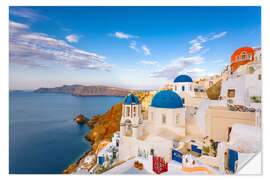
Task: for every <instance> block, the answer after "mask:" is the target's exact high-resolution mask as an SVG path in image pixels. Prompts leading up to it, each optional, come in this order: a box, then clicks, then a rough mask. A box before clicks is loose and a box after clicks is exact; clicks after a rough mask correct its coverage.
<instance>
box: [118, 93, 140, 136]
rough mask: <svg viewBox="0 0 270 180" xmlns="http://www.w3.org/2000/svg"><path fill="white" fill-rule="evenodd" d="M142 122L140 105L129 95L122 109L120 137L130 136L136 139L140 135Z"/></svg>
mask: <svg viewBox="0 0 270 180" xmlns="http://www.w3.org/2000/svg"><path fill="white" fill-rule="evenodd" d="M142 121H143V119H142V105H141V104H140V103H139V99H138V98H137V97H136V96H134V94H130V95H129V96H128V97H127V98H126V99H125V102H124V103H123V107H122V118H121V122H120V133H121V136H132V137H133V138H135V139H138V138H139V137H140V136H141V135H142V123H143V122H142Z"/></svg>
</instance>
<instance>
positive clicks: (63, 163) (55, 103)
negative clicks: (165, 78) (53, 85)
mask: <svg viewBox="0 0 270 180" xmlns="http://www.w3.org/2000/svg"><path fill="white" fill-rule="evenodd" d="M9 98H10V104H9V115H10V117H9V118H10V119H9V173H11V174H57V173H62V171H63V170H64V169H65V168H67V167H68V165H70V164H71V163H73V162H76V161H77V160H78V158H79V157H80V156H81V155H83V154H84V153H85V152H87V151H89V150H91V144H90V142H88V141H86V140H85V139H84V136H85V135H86V134H87V132H88V131H89V127H88V126H87V125H78V124H77V123H75V122H73V119H74V118H75V117H76V116H77V115H78V114H80V113H82V114H84V115H86V116H87V117H89V119H91V117H92V116H93V115H96V114H103V113H105V112H107V111H108V110H109V109H110V108H111V106H112V105H114V104H116V103H119V102H121V101H122V100H123V97H105V96H97V97H76V96H72V95H69V94H52V93H33V92H10V95H9Z"/></svg>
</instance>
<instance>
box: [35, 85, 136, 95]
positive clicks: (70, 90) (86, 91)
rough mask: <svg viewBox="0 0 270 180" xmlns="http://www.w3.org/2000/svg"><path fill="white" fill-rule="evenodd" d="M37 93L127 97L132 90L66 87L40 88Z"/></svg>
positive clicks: (102, 87)
mask: <svg viewBox="0 0 270 180" xmlns="http://www.w3.org/2000/svg"><path fill="white" fill-rule="evenodd" d="M34 92H37V93H65V94H72V95H74V96H126V95H128V94H129V93H130V92H132V90H130V89H122V88H115V87H108V86H83V85H64V86H61V87H55V88H39V89H37V90H34Z"/></svg>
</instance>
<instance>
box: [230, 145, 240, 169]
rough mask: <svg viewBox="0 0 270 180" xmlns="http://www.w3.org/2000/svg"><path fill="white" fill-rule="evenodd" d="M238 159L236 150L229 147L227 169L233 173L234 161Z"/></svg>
mask: <svg viewBox="0 0 270 180" xmlns="http://www.w3.org/2000/svg"><path fill="white" fill-rule="evenodd" d="M237 160H238V152H236V151H234V150H232V149H229V169H230V170H231V171H232V172H233V173H235V170H236V167H235V162H236V161H237Z"/></svg>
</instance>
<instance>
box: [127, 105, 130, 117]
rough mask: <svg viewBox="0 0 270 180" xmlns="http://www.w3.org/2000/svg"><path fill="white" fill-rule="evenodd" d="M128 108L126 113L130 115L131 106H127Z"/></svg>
mask: <svg viewBox="0 0 270 180" xmlns="http://www.w3.org/2000/svg"><path fill="white" fill-rule="evenodd" d="M126 110H127V113H126V114H127V116H130V107H127V109H126Z"/></svg>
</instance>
